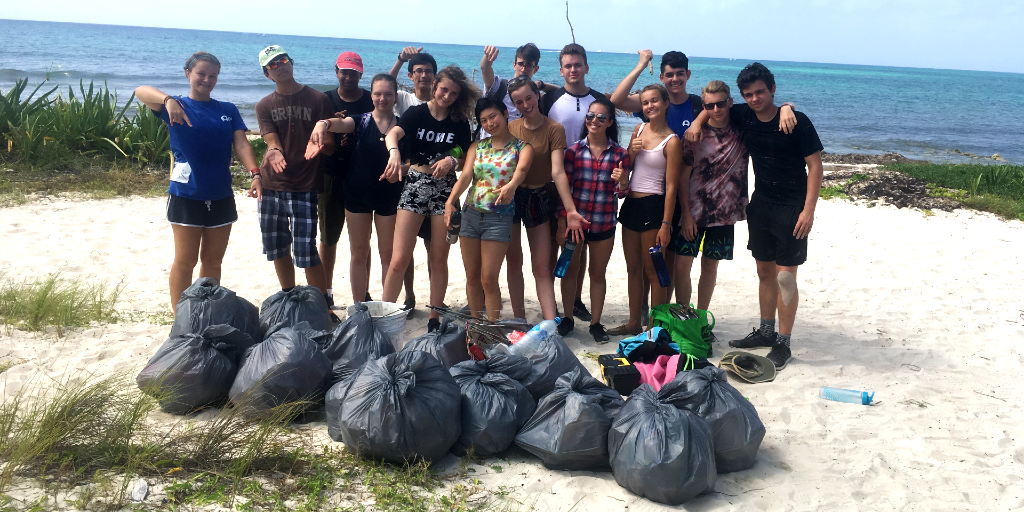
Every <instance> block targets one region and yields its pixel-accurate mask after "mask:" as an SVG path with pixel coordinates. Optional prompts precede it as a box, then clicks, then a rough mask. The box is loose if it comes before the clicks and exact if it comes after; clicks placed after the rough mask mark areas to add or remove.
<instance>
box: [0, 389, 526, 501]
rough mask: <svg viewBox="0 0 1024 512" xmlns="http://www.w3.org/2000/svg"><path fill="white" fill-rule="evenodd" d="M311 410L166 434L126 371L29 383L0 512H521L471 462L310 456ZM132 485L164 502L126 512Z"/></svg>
mask: <svg viewBox="0 0 1024 512" xmlns="http://www.w3.org/2000/svg"><path fill="white" fill-rule="evenodd" d="M29 384H38V383H29ZM308 405H309V404H306V403H295V404H289V405H286V406H282V407H279V408H277V409H275V410H272V411H271V412H269V413H267V414H266V415H263V416H260V417H253V416H251V415H248V414H243V413H242V411H243V408H242V407H231V406H226V407H224V408H223V409H220V410H219V411H214V414H213V416H212V417H211V418H207V419H204V420H190V419H187V418H182V419H181V420H179V421H178V422H176V423H174V424H166V423H158V422H154V421H152V420H151V419H150V415H151V413H152V412H154V411H155V410H156V408H157V400H156V399H155V398H153V397H151V396H149V395H147V394H144V393H143V392H141V391H140V390H139V389H138V387H137V386H135V384H134V382H133V379H132V376H131V375H129V374H128V373H118V374H114V375H109V376H105V377H96V376H91V375H77V376H75V377H71V378H66V379H64V380H61V381H60V382H57V383H56V384H55V385H54V387H53V388H52V389H49V388H44V387H43V386H38V385H36V386H31V385H28V384H26V385H25V386H23V387H22V388H21V391H20V392H18V393H16V394H14V395H13V396H11V397H9V398H8V399H7V400H6V401H5V402H3V404H2V405H0V510H8V509H9V510H26V509H38V510H46V509H51V508H55V505H56V503H57V502H58V500H61V501H62V502H63V503H64V504H65V505H71V506H74V507H75V508H78V509H83V510H85V509H88V510H119V509H122V508H124V507H127V506H132V507H133V508H134V509H137V510H139V509H141V510H165V509H182V508H184V509H194V508H195V507H201V506H205V505H217V506H221V507H225V508H228V509H232V510H240V511H257V510H298V511H313V510H378V511H409V510H412V511H434V510H439V511H440V510H445V511H448V510H525V509H529V507H528V506H527V505H525V504H523V503H520V502H518V501H515V500H512V499H510V498H509V497H507V494H508V492H507V491H505V490H504V489H499V490H498V491H491V490H488V489H485V488H483V487H482V486H481V485H480V482H479V480H476V479H473V478H471V477H470V476H469V474H470V473H471V472H472V471H473V469H472V468H469V467H468V459H463V464H462V465H461V466H460V468H459V469H458V470H456V471H453V472H449V473H447V474H439V473H436V472H434V471H432V470H431V469H430V467H429V465H428V464H426V463H425V462H420V463H417V464H410V465H406V466H393V465H388V464H383V463H379V462H375V461H366V460H362V459H359V458H357V457H355V456H354V455H352V454H351V453H349V452H347V451H345V450H344V449H341V448H337V447H335V446H333V445H329V446H323V447H318V446H314V445H313V444H312V443H311V442H310V441H309V439H310V436H309V434H308V430H306V429H305V428H303V427H301V426H295V425H294V424H293V423H292V422H293V420H294V419H295V418H297V417H298V415H299V414H300V413H301V411H302V410H303V409H305V408H306V407H307V406H308ZM139 478H143V479H145V480H146V481H147V482H148V483H149V486H150V489H151V492H152V491H153V490H158V491H157V492H161V491H162V493H163V494H164V495H165V497H163V498H162V499H160V498H155V497H153V496H152V495H151V499H150V500H149V501H146V502H143V503H140V504H133V503H132V502H131V500H130V496H131V489H132V488H133V487H134V485H135V482H136V481H137V479H139ZM15 485H16V486H17V488H18V491H19V494H18V496H19V498H18V499H15V498H14V495H12V494H11V492H12V491H13V489H12V487H14V486H15ZM26 488H31V489H33V490H34V491H35V492H25V489H26Z"/></svg>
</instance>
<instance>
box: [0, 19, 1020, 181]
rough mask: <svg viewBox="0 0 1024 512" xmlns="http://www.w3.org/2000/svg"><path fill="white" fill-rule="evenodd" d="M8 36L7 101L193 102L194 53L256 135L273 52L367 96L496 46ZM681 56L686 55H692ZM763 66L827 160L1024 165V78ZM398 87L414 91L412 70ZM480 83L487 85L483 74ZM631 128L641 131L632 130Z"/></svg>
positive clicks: (301, 71)
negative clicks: (23, 88) (408, 64)
mask: <svg viewBox="0 0 1024 512" xmlns="http://www.w3.org/2000/svg"><path fill="white" fill-rule="evenodd" d="M0 34H3V35H4V43H5V47H6V49H5V51H4V52H2V53H0V91H7V90H8V89H9V88H10V87H11V85H12V84H13V83H14V82H15V81H16V80H17V79H19V78H25V77H27V78H28V79H29V81H30V84H31V86H32V87H34V86H35V84H38V83H40V82H42V81H43V80H45V79H47V78H49V81H50V84H52V85H49V87H52V86H53V85H60V86H61V91H63V92H62V93H63V94H67V86H69V85H71V86H73V87H74V88H75V90H77V88H78V83H79V81H80V80H84V81H85V83H86V84H88V82H89V81H90V80H91V81H95V82H97V83H103V82H106V83H107V85H108V86H109V87H110V88H111V89H113V90H115V91H117V94H118V99H119V100H120V101H124V100H127V99H128V97H129V96H130V95H131V93H132V90H133V89H134V88H135V87H137V86H139V85H153V86H156V87H158V88H160V89H162V90H164V91H166V92H169V93H172V94H185V93H187V92H188V84H187V82H186V80H185V77H184V72H183V70H182V67H183V66H184V63H185V60H186V59H187V58H188V56H189V55H191V54H192V52H194V51H197V50H204V51H209V52H211V53H213V54H215V55H216V56H217V57H218V58H219V59H220V61H221V63H222V65H223V68H222V70H221V75H220V79H219V82H218V85H217V88H216V89H215V91H214V97H215V98H217V99H220V100H224V101H231V102H234V103H235V104H237V105H238V107H239V109H240V111H241V112H242V115H243V117H244V118H245V120H246V123H247V124H248V125H249V128H250V129H256V128H257V127H256V123H255V115H254V111H253V108H254V105H255V104H256V102H257V101H259V99H260V98H262V97H263V96H265V95H267V94H269V93H270V92H271V91H272V90H273V89H274V86H273V83H272V82H270V81H269V80H267V79H266V78H265V77H264V76H263V74H262V72H261V71H260V67H259V65H258V63H257V59H256V55H257V53H258V52H259V51H260V50H261V49H263V48H264V47H266V46H268V45H271V44H280V45H282V46H284V48H285V49H286V50H287V51H288V52H289V54H290V55H291V56H292V57H293V58H294V59H295V61H296V68H295V73H296V78H297V79H298V80H299V81H300V82H301V83H305V84H307V85H310V86H312V87H315V88H318V89H320V90H328V89H330V88H332V87H337V81H336V79H335V77H334V61H335V59H336V57H337V56H338V54H339V53H340V52H343V51H355V52H357V53H359V55H360V56H361V57H362V59H363V65H364V68H365V72H364V74H363V82H364V84H365V85H366V86H368V85H369V81H370V78H371V77H372V76H373V74H374V73H378V72H387V71H388V70H389V69H390V68H391V65H392V64H393V63H394V61H395V57H396V55H397V54H398V52H399V51H400V50H401V49H402V48H403V47H405V46H409V45H414V46H417V47H418V46H423V47H424V48H425V49H424V51H427V52H430V53H431V54H432V55H433V56H434V57H435V58H436V59H437V61H438V64H439V65H440V66H444V65H447V64H452V63H454V64H458V65H459V66H461V67H462V68H463V70H465V71H466V72H467V74H470V73H472V70H474V69H477V67H478V66H479V63H480V57H481V55H482V53H483V45H484V44H486V43H487V42H486V41H480V44H477V45H452V44H432V43H425V42H413V41H374V40H364V39H343V38H328V37H305V36H288V35H273V34H253V33H241V32H217V31H205V30H182V29H164V28H144V27H128V26H114V25H87V24H77V23H51V22H36V21H16V20H0ZM523 42H524V43H525V42H526V41H523ZM678 50H679V51H683V52H686V51H687V49H686V47H685V46H682V47H680V48H678ZM542 51H543V53H542V57H541V62H540V71H539V72H538V74H537V75H536V78H538V79H540V80H544V81H545V82H552V83H556V84H558V83H561V77H560V76H559V75H558V49H543V50H542ZM514 53H515V49H514V48H504V47H502V48H501V53H500V55H499V57H498V61H497V62H496V63H495V66H494V67H495V70H496V72H497V73H498V74H499V75H501V76H506V77H507V76H508V75H509V74H510V73H511V72H512V58H513V56H514ZM588 57H589V63H590V73H589V74H588V75H587V84H588V85H590V87H592V88H594V89H596V90H598V91H602V92H606V93H609V94H610V93H611V91H612V90H613V89H614V88H615V86H616V85H617V84H618V83H619V81H620V80H621V79H622V78H623V77H624V76H625V75H626V73H628V72H629V71H630V70H631V69H633V67H634V66H635V65H636V62H637V57H636V54H635V53H630V54H625V53H608V52H601V53H599V52H591V53H590V54H589V55H588ZM658 62H659V56H657V55H656V56H655V74H654V75H653V76H652V75H650V74H648V73H646V72H645V73H644V74H643V75H642V76H641V77H640V79H639V80H638V81H637V87H642V86H644V85H646V84H648V83H655V82H657V80H658V77H657V64H658ZM750 62H751V61H750V60H740V59H737V60H731V59H715V58H703V57H700V56H695V55H690V70H691V71H692V76H691V78H690V82H689V84H688V86H687V89H688V90H689V91H690V92H692V93H698V94H699V91H700V87H701V86H702V85H704V84H706V83H707V82H708V81H709V80H716V79H717V80H723V81H725V82H726V83H730V84H734V83H735V79H736V74H737V73H738V72H739V71H740V69H742V68H743V66H745V65H746V64H748V63H750ZM762 63H764V64H765V65H766V66H768V67H769V68H770V69H771V70H772V72H773V73H774V75H775V79H776V82H777V93H776V100H777V101H778V102H782V101H792V102H794V103H796V105H797V109H798V110H800V111H802V112H804V113H806V114H807V115H808V116H809V117H810V119H811V121H812V122H813V123H814V125H815V127H816V128H817V130H818V134H819V135H820V137H821V140H822V142H823V143H824V145H825V149H826V151H828V152H831V153H882V152H889V151H895V152H898V153H902V154H903V155H906V156H908V157H912V158H921V159H926V160H931V161H942V162H962V161H978V162H992V163H994V161H993V160H991V159H978V158H971V157H965V156H963V155H962V154H961V153H970V154H975V155H982V156H986V157H988V156H991V155H993V154H996V153H998V154H999V155H1001V156H1002V157H1003V158H1004V159H1005V160H1006V161H1009V162H1012V163H1024V74H1016V73H995V72H982V71H957V70H946V69H919V68H897V67H883V66H855V65H845V64H823V63H805V62H773V61H762ZM399 78H400V81H402V82H403V83H406V84H408V83H409V80H408V78H407V77H406V74H405V72H404V70H403V72H402V73H401V74H400V76H399ZM474 78H475V80H476V81H477V83H480V82H481V79H480V73H479V71H477V72H476V73H475V75H474ZM44 87H46V86H44ZM30 90H31V88H30ZM734 96H736V93H735V92H734ZM622 121H623V122H624V124H633V121H632V120H628V119H623V120H622ZM957 151H959V152H960V153H958V152H957Z"/></svg>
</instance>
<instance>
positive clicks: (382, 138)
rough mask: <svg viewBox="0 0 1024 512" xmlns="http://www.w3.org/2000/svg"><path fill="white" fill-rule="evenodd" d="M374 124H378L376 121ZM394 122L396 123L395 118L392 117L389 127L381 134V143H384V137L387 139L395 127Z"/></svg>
mask: <svg viewBox="0 0 1024 512" xmlns="http://www.w3.org/2000/svg"><path fill="white" fill-rule="evenodd" d="M374 122H376V121H374ZM394 122H395V116H393V115H392V116H391V119H389V120H388V127H387V128H385V129H384V131H383V132H381V134H380V141H381V142H384V137H386V136H387V135H388V132H389V131H391V126H392V125H393V123H394Z"/></svg>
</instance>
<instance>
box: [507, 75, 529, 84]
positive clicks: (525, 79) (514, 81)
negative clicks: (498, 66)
mask: <svg viewBox="0 0 1024 512" xmlns="http://www.w3.org/2000/svg"><path fill="white" fill-rule="evenodd" d="M530 81H532V79H531V78H530V77H528V76H526V75H519V76H517V77H515V78H513V79H511V80H509V81H508V83H509V84H518V83H522V82H530Z"/></svg>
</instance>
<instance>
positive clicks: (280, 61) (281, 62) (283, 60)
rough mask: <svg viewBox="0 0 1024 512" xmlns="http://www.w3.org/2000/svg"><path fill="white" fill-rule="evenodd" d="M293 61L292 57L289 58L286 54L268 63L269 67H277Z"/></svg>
mask: <svg viewBox="0 0 1024 512" xmlns="http://www.w3.org/2000/svg"><path fill="white" fill-rule="evenodd" d="M291 61H292V59H291V58H289V57H288V56H284V57H281V58H280V59H277V60H275V61H274V62H271V63H270V64H267V69H277V68H279V67H281V66H282V65H284V64H288V63H289V62H291Z"/></svg>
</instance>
